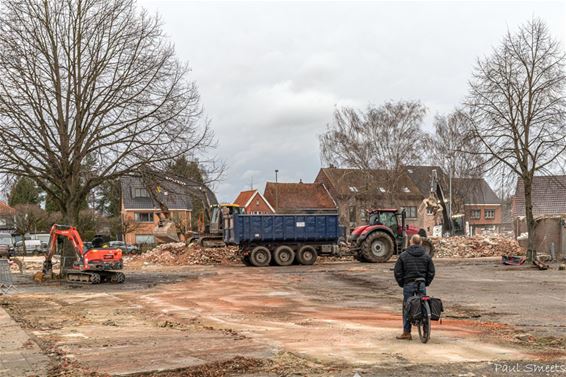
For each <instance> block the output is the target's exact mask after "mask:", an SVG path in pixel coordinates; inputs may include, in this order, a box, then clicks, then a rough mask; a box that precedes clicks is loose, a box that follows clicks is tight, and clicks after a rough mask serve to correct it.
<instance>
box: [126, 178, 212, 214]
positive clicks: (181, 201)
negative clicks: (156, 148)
mask: <svg viewBox="0 0 566 377" xmlns="http://www.w3.org/2000/svg"><path fill="white" fill-rule="evenodd" d="M120 183H121V186H122V201H123V205H124V208H125V209H159V208H160V207H159V204H158V203H156V202H154V200H153V199H152V198H151V197H139V196H136V195H135V192H136V191H137V190H136V189H145V186H144V184H143V181H142V179H141V178H140V177H136V176H126V177H122V178H121V179H120ZM159 187H160V192H158V193H157V195H158V197H159V200H161V201H162V202H163V204H165V205H166V206H167V207H168V208H169V209H172V210H192V209H193V203H192V200H193V199H192V198H191V196H193V197H194V200H201V198H202V197H203V196H202V194H201V192H202V191H201V190H205V191H206V192H207V194H208V198H209V201H210V204H216V203H217V201H216V196H215V195H214V193H212V191H210V189H209V188H208V187H206V186H203V185H200V184H198V183H196V182H194V181H191V180H188V179H176V178H173V179H163V180H161V181H160V182H159ZM191 194H192V195H191Z"/></svg>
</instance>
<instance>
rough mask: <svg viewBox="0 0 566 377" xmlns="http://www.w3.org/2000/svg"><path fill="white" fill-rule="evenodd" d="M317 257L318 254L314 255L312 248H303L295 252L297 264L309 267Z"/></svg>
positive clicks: (314, 251)
mask: <svg viewBox="0 0 566 377" xmlns="http://www.w3.org/2000/svg"><path fill="white" fill-rule="evenodd" d="M317 257H318V254H317V253H316V250H315V249H314V247H312V246H303V247H301V248H300V249H299V251H298V252H297V256H296V259H297V262H299V264H304V265H306V266H310V265H312V264H314V262H316V258H317Z"/></svg>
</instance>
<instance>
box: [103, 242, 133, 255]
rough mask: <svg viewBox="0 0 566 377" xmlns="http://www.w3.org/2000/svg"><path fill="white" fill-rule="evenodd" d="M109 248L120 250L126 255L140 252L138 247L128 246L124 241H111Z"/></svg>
mask: <svg viewBox="0 0 566 377" xmlns="http://www.w3.org/2000/svg"><path fill="white" fill-rule="evenodd" d="M108 246H110V247H115V248H118V249H120V250H122V253H124V254H138V253H139V252H140V249H139V248H138V247H137V246H136V245H128V244H127V243H125V242H124V241H110V242H109V243H108Z"/></svg>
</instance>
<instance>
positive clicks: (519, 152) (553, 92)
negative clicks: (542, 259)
mask: <svg viewBox="0 0 566 377" xmlns="http://www.w3.org/2000/svg"><path fill="white" fill-rule="evenodd" d="M565 63H566V55H565V53H564V50H563V48H562V47H561V45H560V43H559V42H558V41H557V40H555V39H553V37H552V36H551V34H550V32H549V30H548V28H547V26H546V25H545V24H544V23H543V22H542V21H541V20H537V19H534V20H532V21H530V22H528V23H526V24H524V25H523V26H521V27H520V28H519V29H518V30H517V31H516V32H514V33H512V32H510V31H509V32H508V33H507V35H505V37H504V39H503V41H502V42H501V44H500V45H499V46H497V47H496V48H495V49H494V50H493V52H492V53H491V55H490V56H488V57H486V58H484V59H479V61H478V63H477V65H476V67H475V70H474V72H473V77H472V79H471V81H470V95H469V98H468V99H467V105H468V106H469V107H470V109H471V111H472V116H473V117H472V119H473V126H474V131H475V136H476V137H477V140H478V142H479V143H480V144H481V146H482V149H483V153H484V155H485V156H487V158H488V164H489V167H490V168H491V169H494V170H495V171H497V170H498V169H502V168H505V169H508V170H509V171H512V172H513V173H514V174H515V175H516V176H517V178H518V179H519V180H520V182H522V183H523V184H524V188H525V207H526V220H527V227H528V232H529V245H528V248H529V253H528V255H529V258H531V259H532V258H534V257H535V256H536V250H535V249H534V231H535V220H534V217H533V198H532V183H533V177H534V176H535V175H536V174H544V173H546V172H548V171H552V170H553V169H554V168H556V167H557V166H558V165H560V164H562V163H564V161H565V160H566V93H565V85H566V74H565V70H564V68H565Z"/></svg>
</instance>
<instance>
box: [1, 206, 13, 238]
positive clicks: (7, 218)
mask: <svg viewBox="0 0 566 377" xmlns="http://www.w3.org/2000/svg"><path fill="white" fill-rule="evenodd" d="M15 215H16V210H15V209H14V208H12V207H10V206H9V205H8V204H7V203H6V202H3V201H0V232H2V233H12V232H13V231H14V230H15V221H14V220H15V219H14V216H15Z"/></svg>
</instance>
